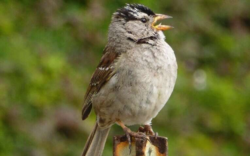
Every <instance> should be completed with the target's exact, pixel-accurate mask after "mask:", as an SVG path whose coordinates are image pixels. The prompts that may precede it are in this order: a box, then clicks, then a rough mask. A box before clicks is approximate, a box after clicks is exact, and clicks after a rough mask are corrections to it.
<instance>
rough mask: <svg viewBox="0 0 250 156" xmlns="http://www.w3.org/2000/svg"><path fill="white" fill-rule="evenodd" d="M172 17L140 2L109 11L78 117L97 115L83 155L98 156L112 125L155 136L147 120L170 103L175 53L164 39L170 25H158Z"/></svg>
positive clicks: (141, 135)
mask: <svg viewBox="0 0 250 156" xmlns="http://www.w3.org/2000/svg"><path fill="white" fill-rule="evenodd" d="M168 18H171V16H167V15H163V14H156V13H154V12H153V11H152V10H151V9H149V8H148V7H146V6H144V5H141V4H127V5H125V6H124V7H123V8H120V9H118V10H117V11H116V12H115V13H113V15H112V20H111V23H110V25H109V32H108V43H107V45H106V47H105V49H104V51H103V56H102V58H101V61H100V63H99V64H98V66H97V68H96V70H95V72H94V74H93V76H92V78H91V81H90V84H89V86H88V89H87V91H86V94H85V98H84V104H83V109H82V119H83V120H85V119H86V118H87V117H88V115H89V113H90V112H91V109H92V108H93V109H94V111H95V113H96V123H95V126H94V129H93V131H92V133H91V134H90V136H89V137H88V140H87V142H86V145H85V148H84V151H83V154H82V155H83V156H101V155H102V152H103V149H104V146H105V142H106V139H107V136H108V133H109V130H110V128H111V126H112V125H113V124H118V125H119V126H121V127H122V128H123V130H124V132H125V134H126V135H127V137H128V139H129V138H130V136H133V137H145V135H144V134H142V133H138V132H133V131H131V130H130V129H129V128H128V127H127V126H130V125H144V130H145V131H146V132H147V134H149V135H154V132H153V130H152V128H151V121H152V119H153V118H154V117H156V115H157V114H158V113H159V111H160V110H161V109H162V108H163V106H164V105H165V104H166V102H167V101H168V99H169V97H170V95H171V94H172V92H173V89H174V85H175V82H176V78H177V62H176V58H175V54H174V51H173V50H172V48H171V47H170V46H169V45H168V44H167V43H166V42H165V36H164V34H163V31H164V30H168V29H171V28H172V27H171V26H169V25H162V24H157V22H158V21H159V20H163V19H168Z"/></svg>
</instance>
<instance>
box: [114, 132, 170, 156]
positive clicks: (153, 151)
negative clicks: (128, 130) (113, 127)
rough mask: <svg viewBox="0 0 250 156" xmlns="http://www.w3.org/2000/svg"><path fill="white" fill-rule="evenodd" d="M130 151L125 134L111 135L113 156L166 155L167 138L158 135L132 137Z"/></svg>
mask: <svg viewBox="0 0 250 156" xmlns="http://www.w3.org/2000/svg"><path fill="white" fill-rule="evenodd" d="M131 145H132V146H131V151H130V149H129V143H128V140H127V137H126V135H124V136H114V137H113V156H167V155H168V154H167V153H168V139H167V138H165V137H159V136H157V137H156V136H148V137H147V139H146V138H132V139H131Z"/></svg>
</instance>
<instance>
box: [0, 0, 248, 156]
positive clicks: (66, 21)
mask: <svg viewBox="0 0 250 156" xmlns="http://www.w3.org/2000/svg"><path fill="white" fill-rule="evenodd" d="M125 3H142V4H145V5H147V6H149V7H150V8H152V9H153V10H155V12H157V13H165V14H169V15H171V16H173V17H174V19H172V20H167V21H165V22H166V23H170V25H173V26H174V27H175V29H172V30H169V31H167V32H165V35H166V41H167V42H168V43H169V44H170V45H171V46H172V48H173V49H174V50H175V52H176V55H177V59H178V65H179V70H178V79H177V84H176V87H175V90H174V92H173V95H172V97H171V98H170V100H169V102H168V103H167V105H166V106H165V107H164V109H163V110H162V111H161V112H160V114H159V115H158V116H157V117H156V118H155V119H154V120H153V127H154V130H155V131H158V132H159V134H160V135H161V136H167V137H168V138H169V155H173V156H174V155H177V156H182V155H183V156H194V155H205V156H206V155H215V156H217V155H218V156H219V155H226V156H236V155H237V156H239V155H242V156H243V155H249V153H250V148H249V147H250V135H249V134H250V113H249V112H250V98H249V93H250V73H249V68H250V65H249V62H250V52H249V49H250V44H249V43H250V17H249V15H250V10H249V7H250V3H249V1H247V0H238V1H223V0H206V1H205V0H204V1H197V0H196V1H190V0H187V1H178V0H177V1H165V0H158V1H150V0H146V1H145V0H144V1H142V0H136V1H132V0H130V1H124V0H122V1H116V0H106V1H101V0H95V1H80V0H73V1H69V0H38V1H31V0H19V1H15V0H2V1H0V156H11V155H17V156H23V155H65V156H68V155H80V153H81V151H82V149H83V146H84V142H85V140H86V138H87V136H88V134H89V133H90V131H91V130H92V127H93V124H94V121H95V115H94V113H92V114H91V116H90V117H89V118H88V119H87V120H86V121H84V122H83V121H81V106H82V102H83V96H84V92H85V91H86V87H87V85H88V82H89V80H90V77H91V74H92V73H93V71H94V69H95V67H96V65H97V63H98V62H99V60H100V57H101V55H102V50H103V48H104V46H105V44H106V42H107V30H108V25H109V23H110V18H111V15H112V13H113V12H114V11H115V10H116V9H117V8H119V7H122V6H123V5H124V4H125ZM136 128H137V127H134V128H133V129H136ZM122 133H123V132H122V130H121V128H120V127H118V126H113V128H112V131H111V133H110V136H109V139H108V142H107V145H106V148H105V151H104V155H105V156H106V155H111V153H112V136H113V135H119V134H122Z"/></svg>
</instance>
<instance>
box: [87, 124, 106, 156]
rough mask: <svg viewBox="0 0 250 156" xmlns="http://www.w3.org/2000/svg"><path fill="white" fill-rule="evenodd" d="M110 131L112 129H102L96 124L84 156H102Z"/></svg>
mask: <svg viewBox="0 0 250 156" xmlns="http://www.w3.org/2000/svg"><path fill="white" fill-rule="evenodd" d="M109 130H110V127H109V128H106V129H101V128H100V127H99V126H98V124H97V123H96V124H95V127H94V129H93V131H92V132H91V134H90V136H89V138H88V140H87V142H86V144H85V147H84V150H83V153H82V156H101V155H102V152H103V149H104V146H105V143H106V139H107V137H108V134H109Z"/></svg>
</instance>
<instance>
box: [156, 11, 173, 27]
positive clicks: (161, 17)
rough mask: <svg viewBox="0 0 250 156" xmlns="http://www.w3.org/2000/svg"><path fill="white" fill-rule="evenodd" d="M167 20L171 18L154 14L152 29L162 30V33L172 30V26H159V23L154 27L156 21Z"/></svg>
mask: <svg viewBox="0 0 250 156" xmlns="http://www.w3.org/2000/svg"><path fill="white" fill-rule="evenodd" d="M168 18H172V17H171V16H168V15H163V14H156V15H155V17H154V21H153V23H152V27H153V28H154V29H156V30H162V31H164V30H168V29H171V28H173V27H172V26H169V25H161V23H160V24H158V25H155V24H156V22H157V21H159V20H163V19H168Z"/></svg>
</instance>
